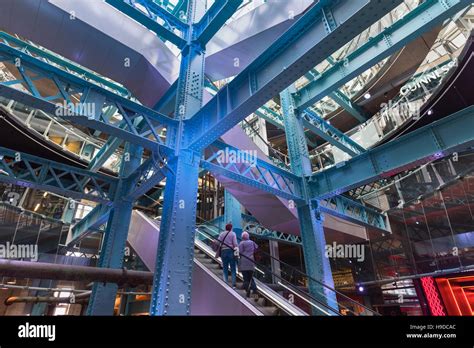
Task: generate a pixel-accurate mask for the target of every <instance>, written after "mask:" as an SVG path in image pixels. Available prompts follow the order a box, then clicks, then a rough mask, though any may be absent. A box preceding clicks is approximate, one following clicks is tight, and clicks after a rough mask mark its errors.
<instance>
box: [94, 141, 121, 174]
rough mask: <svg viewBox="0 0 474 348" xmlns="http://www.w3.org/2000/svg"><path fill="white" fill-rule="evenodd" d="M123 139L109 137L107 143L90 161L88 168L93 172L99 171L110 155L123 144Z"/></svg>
mask: <svg viewBox="0 0 474 348" xmlns="http://www.w3.org/2000/svg"><path fill="white" fill-rule="evenodd" d="M122 143H123V140H122V139H120V138H114V137H111V138H110V139H107V141H106V142H105V144H104V145H103V146H102V147H101V148H100V150H99V152H97V154H96V155H95V156H94V158H93V159H92V160H91V161H90V162H89V165H88V167H87V169H89V170H90V171H91V172H97V171H98V170H99V169H100V168H101V167H102V166H103V165H104V163H105V162H106V161H107V160H108V159H109V157H110V156H112V154H113V153H114V152H115V151H116V150H117V149H118V148H119V147H120V145H122Z"/></svg>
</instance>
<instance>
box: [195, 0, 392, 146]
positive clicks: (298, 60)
mask: <svg viewBox="0 0 474 348" xmlns="http://www.w3.org/2000/svg"><path fill="white" fill-rule="evenodd" d="M400 3H401V1H400V0H386V1H383V2H380V1H379V2H376V1H368V2H365V1H319V2H318V3H316V4H314V5H313V6H312V7H311V8H310V9H309V10H308V11H307V12H306V13H305V14H304V15H303V16H302V17H301V18H300V19H298V20H297V21H296V22H295V24H293V26H291V27H290V29H288V31H287V32H285V33H284V34H283V35H282V36H281V37H280V38H279V39H278V40H277V41H276V42H275V43H274V44H272V45H271V46H270V47H269V48H268V49H267V50H266V51H265V52H264V53H263V54H262V55H260V57H258V58H257V59H256V60H255V61H254V62H253V63H251V64H250V65H249V66H248V67H247V68H246V69H245V70H244V71H242V72H241V73H240V74H239V75H238V76H237V77H236V78H234V79H233V80H232V81H231V82H230V83H229V84H228V85H227V86H225V87H224V88H222V89H221V90H220V91H219V92H218V93H217V95H216V96H215V97H214V98H213V99H212V100H210V101H209V102H208V103H207V104H206V105H205V106H204V107H202V108H201V110H199V112H197V113H196V114H195V115H194V116H193V117H192V118H191V120H189V121H188V125H189V126H190V128H191V129H192V133H193V134H190V135H189V136H188V139H187V140H188V144H187V145H188V146H189V147H190V148H191V149H194V150H199V149H204V148H205V147H207V146H208V145H210V144H212V143H213V142H214V141H215V140H217V139H218V138H219V137H220V136H221V135H223V134H224V133H225V132H227V131H228V130H229V129H231V128H232V127H233V126H235V125H236V124H237V123H238V122H240V121H241V120H243V119H244V118H245V117H247V116H248V115H249V114H251V113H252V112H255V110H257V109H258V108H259V107H260V106H261V105H263V104H264V103H265V102H267V101H268V100H269V99H271V98H272V97H273V96H274V95H275V94H276V93H278V92H280V91H282V90H283V89H284V88H286V87H287V86H288V85H290V84H291V83H292V82H294V81H295V80H296V79H298V78H299V77H300V76H302V75H304V74H305V73H306V72H307V71H309V70H310V69H312V68H313V67H314V66H315V65H317V64H318V63H320V62H321V61H322V60H324V59H325V58H326V57H327V56H328V55H330V54H331V53H332V52H334V51H336V50H337V49H338V48H339V47H340V46H341V45H342V44H343V43H345V42H347V41H349V40H350V39H352V38H353V37H355V36H356V35H357V34H358V33H360V32H361V31H362V30H363V29H365V28H366V27H367V26H368V25H370V24H372V23H373V22H375V21H376V20H378V19H379V18H380V17H382V16H383V15H385V14H386V13H388V12H389V11H391V10H392V9H393V8H395V7H396V6H397V5H399V4H400ZM325 5H327V6H328V7H330V9H331V11H332V14H333V17H334V18H335V21H336V23H338V26H337V28H336V29H335V30H334V31H332V32H331V33H329V34H328V33H327V32H326V30H325V28H324V24H323V20H322V17H323V13H322V8H323V7H324V6H325ZM362 18H363V20H360V19H362ZM349 19H350V20H349Z"/></svg>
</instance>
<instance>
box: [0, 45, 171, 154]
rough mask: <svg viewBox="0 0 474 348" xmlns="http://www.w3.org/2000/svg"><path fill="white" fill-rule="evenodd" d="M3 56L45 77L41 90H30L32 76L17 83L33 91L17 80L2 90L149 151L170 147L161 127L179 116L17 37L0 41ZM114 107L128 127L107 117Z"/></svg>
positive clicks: (10, 64)
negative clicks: (29, 47) (94, 78)
mask: <svg viewBox="0 0 474 348" xmlns="http://www.w3.org/2000/svg"><path fill="white" fill-rule="evenodd" d="M12 45H14V46H12ZM0 61H2V62H4V63H7V66H8V68H9V69H18V70H20V69H22V70H24V71H26V73H30V74H31V72H34V74H36V76H35V77H38V76H39V77H40V78H41V86H43V87H44V88H45V90H44V91H42V93H40V94H38V93H34V90H30V89H29V88H30V87H29V84H28V83H27V81H24V80H19V82H18V83H17V81H13V82H15V84H21V86H23V88H26V89H27V90H28V92H26V91H24V90H21V89H17V88H14V87H12V81H1V82H0V94H1V95H3V96H5V97H7V98H10V99H13V100H16V101H19V102H21V103H23V104H25V105H28V106H30V107H33V108H37V109H41V110H43V111H44V112H47V113H49V114H51V115H53V116H54V117H59V118H63V119H65V120H67V121H70V122H73V123H77V124H80V125H83V126H86V127H90V128H93V129H96V130H99V131H102V132H105V133H107V134H110V135H113V136H115V137H118V138H121V139H123V140H126V141H129V142H131V143H135V144H138V145H141V146H143V147H146V148H148V149H150V150H156V149H157V148H158V147H160V148H162V150H163V151H164V152H171V151H170V149H169V148H168V147H167V146H166V145H165V144H164V140H163V139H161V138H160V136H159V132H160V131H161V129H162V128H164V127H166V128H167V129H168V130H169V131H172V130H173V128H175V127H177V122H176V121H175V120H173V119H171V118H169V117H167V116H164V115H162V114H160V113H157V112H156V111H154V110H151V109H149V108H147V107H145V106H143V105H140V104H138V103H136V102H135V101H133V100H131V99H128V98H126V97H124V96H122V95H120V94H118V93H117V92H116V91H112V90H110V89H108V88H105V87H102V86H101V85H99V84H97V83H95V82H94V81H92V80H91V79H88V78H84V77H82V76H80V74H79V73H78V72H75V71H71V70H70V69H69V68H68V67H67V66H60V65H59V62H50V61H49V60H48V59H47V58H45V57H42V56H39V55H38V54H36V53H35V54H34V55H33V53H31V52H29V51H28V50H22V49H21V48H19V47H18V46H17V43H16V42H10V41H8V40H5V39H4V40H3V42H0ZM14 72H15V71H13V72H12V73H14ZM26 73H25V74H26ZM16 74H17V75H18V74H19V72H16ZM29 76H30V78H31V75H29ZM35 88H37V86H35ZM46 94H48V95H46ZM78 98H80V100H79V101H78V100H77V99H78ZM53 101H55V103H53ZM110 106H114V107H116V108H117V110H118V112H117V113H118V114H119V115H120V116H121V117H122V120H123V123H124V127H120V125H121V124H122V123H121V122H119V121H117V120H111V118H110V117H105V114H104V112H103V111H104V110H106V109H107V108H109V107H110ZM138 119H144V120H145V121H146V125H147V126H146V127H145V129H144V130H142V131H140V132H139V131H138V130H137V127H136V124H135V123H138V122H136V121H137V120H138Z"/></svg>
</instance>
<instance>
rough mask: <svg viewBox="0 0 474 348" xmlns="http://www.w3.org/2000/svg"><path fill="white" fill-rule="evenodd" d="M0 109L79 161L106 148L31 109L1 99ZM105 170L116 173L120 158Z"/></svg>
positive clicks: (99, 141)
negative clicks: (1, 106) (1, 107)
mask: <svg viewBox="0 0 474 348" xmlns="http://www.w3.org/2000/svg"><path fill="white" fill-rule="evenodd" d="M0 105H3V106H4V107H5V108H6V109H7V110H8V111H9V112H10V114H11V115H12V116H14V117H15V119H16V120H17V121H19V122H21V123H22V124H24V125H25V126H26V127H27V128H28V130H29V131H31V132H33V133H35V134H36V135H37V136H38V137H40V138H42V139H45V140H47V141H48V142H49V143H51V145H52V146H54V147H57V148H58V149H60V150H62V151H65V152H68V153H70V154H72V155H75V156H78V157H79V158H80V159H81V160H85V161H90V160H91V159H92V158H94V156H95V155H96V154H97V152H99V150H100V149H101V148H102V147H103V146H104V144H105V141H104V140H102V139H100V138H97V137H91V136H88V135H87V134H85V133H83V132H82V131H81V130H80V129H79V128H77V127H75V126H73V125H71V124H68V123H67V122H65V121H59V120H57V119H56V118H55V117H53V116H51V115H49V114H47V113H45V112H44V111H42V110H39V109H32V108H31V107H29V106H26V105H24V104H22V103H20V102H17V101H13V100H9V99H6V98H4V97H0ZM104 168H106V169H109V170H111V171H113V172H118V170H119V168H120V156H119V154H118V153H115V154H112V155H111V156H110V158H109V159H108V160H107V162H106V163H105V165H104Z"/></svg>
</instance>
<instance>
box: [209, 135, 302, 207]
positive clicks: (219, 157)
mask: <svg viewBox="0 0 474 348" xmlns="http://www.w3.org/2000/svg"><path fill="white" fill-rule="evenodd" d="M212 148H213V149H214V150H213V151H209V152H208V156H207V158H205V159H203V160H201V168H203V169H206V170H209V171H210V172H212V173H213V174H215V175H216V174H218V175H222V176H225V177H227V178H230V179H233V180H235V181H237V182H240V183H242V184H244V185H248V186H252V187H255V188H257V189H260V190H263V191H265V192H268V193H271V194H274V195H276V196H279V197H282V198H285V199H291V200H294V201H295V202H300V201H302V200H303V197H302V189H301V183H302V181H301V178H299V177H298V176H296V175H294V174H293V173H290V172H288V171H286V170H284V169H282V168H279V167H277V166H274V165H273V164H270V163H268V162H265V161H263V160H261V159H259V158H257V157H256V156H253V155H251V156H249V154H247V153H245V152H242V151H241V150H239V149H237V148H235V147H232V146H230V145H228V144H225V143H223V142H221V141H216V142H214V144H213V145H212ZM226 154H231V155H226ZM232 154H235V158H236V159H235V160H232V158H231V156H232ZM237 158H239V159H237Z"/></svg>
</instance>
